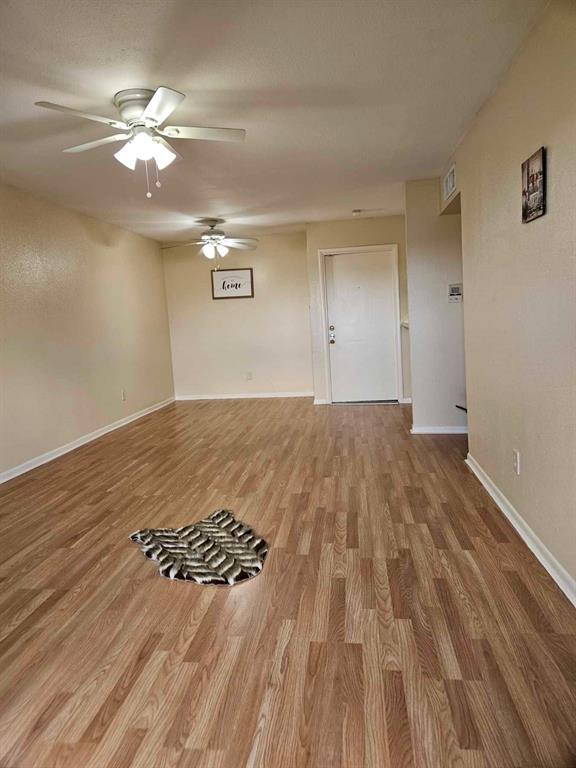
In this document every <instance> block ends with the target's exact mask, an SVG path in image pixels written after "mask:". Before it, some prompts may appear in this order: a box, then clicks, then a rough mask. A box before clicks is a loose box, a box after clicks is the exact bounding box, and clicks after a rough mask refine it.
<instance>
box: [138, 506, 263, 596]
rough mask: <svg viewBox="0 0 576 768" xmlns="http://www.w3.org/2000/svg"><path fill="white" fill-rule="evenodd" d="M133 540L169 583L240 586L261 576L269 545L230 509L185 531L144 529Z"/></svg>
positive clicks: (223, 510) (218, 511)
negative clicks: (172, 581) (156, 564)
mask: <svg viewBox="0 0 576 768" xmlns="http://www.w3.org/2000/svg"><path fill="white" fill-rule="evenodd" d="M130 538H131V539H132V541H135V542H136V544H138V546H139V547H140V549H141V550H142V551H143V552H144V554H145V555H146V557H149V558H150V559H151V560H154V561H156V562H157V563H158V567H159V569H160V573H161V574H162V576H166V578H168V579H181V580H183V581H195V582H196V583H197V584H223V585H226V584H229V585H231V584H239V583H240V582H242V581H246V579H251V578H252V577H253V576H257V575H258V574H259V573H260V571H261V570H262V567H263V565H264V559H265V558H266V555H267V553H268V545H267V544H266V542H265V541H264V539H259V538H258V537H257V536H256V535H255V534H254V531H253V530H252V529H251V528H249V527H248V526H247V525H245V524H244V523H242V522H241V521H240V520H236V519H235V518H234V515H233V514H232V513H231V512H229V511H228V510H227V509H218V510H216V512H213V513H212V514H211V515H210V516H209V517H207V518H205V519H204V520H200V521H199V522H197V523H192V524H191V525H185V526H183V527H181V528H143V529H142V530H141V531H136V533H133V534H132V535H131V536H130Z"/></svg>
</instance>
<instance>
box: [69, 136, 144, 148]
mask: <svg viewBox="0 0 576 768" xmlns="http://www.w3.org/2000/svg"><path fill="white" fill-rule="evenodd" d="M129 138H130V134H129V133H115V134H114V136H106V137H105V138H104V139H96V141H88V142H87V143H86V144H77V145H76V146H75V147H68V148H67V149H63V150H62V152H86V150H87V149H96V147H103V146H104V144H112V143H113V142H114V141H127V140H128V139H129Z"/></svg>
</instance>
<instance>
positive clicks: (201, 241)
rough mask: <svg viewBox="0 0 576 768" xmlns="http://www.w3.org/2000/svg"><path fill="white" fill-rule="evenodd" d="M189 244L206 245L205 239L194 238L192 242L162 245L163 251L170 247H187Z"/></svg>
mask: <svg viewBox="0 0 576 768" xmlns="http://www.w3.org/2000/svg"><path fill="white" fill-rule="evenodd" d="M189 245H204V240H193V241H192V242H191V243H172V244H171V245H162V246H161V248H162V250H163V251H167V250H168V249H169V248H186V247H187V246H189Z"/></svg>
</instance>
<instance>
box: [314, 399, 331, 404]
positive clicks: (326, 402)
mask: <svg viewBox="0 0 576 768" xmlns="http://www.w3.org/2000/svg"><path fill="white" fill-rule="evenodd" d="M314 405H330V400H326V398H325V397H315V398H314Z"/></svg>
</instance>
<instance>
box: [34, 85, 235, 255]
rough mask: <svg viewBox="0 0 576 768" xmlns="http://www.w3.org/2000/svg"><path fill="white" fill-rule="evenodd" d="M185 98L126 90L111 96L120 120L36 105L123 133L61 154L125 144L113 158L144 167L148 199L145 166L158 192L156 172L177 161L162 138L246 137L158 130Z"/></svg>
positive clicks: (225, 131)
mask: <svg viewBox="0 0 576 768" xmlns="http://www.w3.org/2000/svg"><path fill="white" fill-rule="evenodd" d="M185 98H186V97H185V96H184V94H183V93H180V92H179V91H174V90H173V89H172V88H166V87H164V86H160V88H157V89H156V90H155V91H152V90H149V89H147V88H128V89H126V90H123V91H118V93H117V94H116V95H115V96H114V105H115V106H116V108H117V109H118V111H119V112H120V116H121V118H122V119H121V120H115V119H113V118H109V117H102V116H101V115H93V114H91V113H90V112H82V111H80V110H77V109H72V108H71V107H64V106H62V105H61V104H53V103H52V102H49V101H37V102H36V106H38V107H43V108H44V109H52V110H55V111H56V112H64V113H66V114H70V115H74V116H75V117H81V118H83V119H85V120H92V121H93V122H97V123H104V124H105V125H107V126H109V127H110V128H115V129H119V130H121V131H125V133H117V134H114V135H113V136H106V137H105V138H103V139H97V140H96V141H90V142H87V143H86V144H78V145H77V146H74V147H68V148H67V149H65V150H63V151H64V152H69V153H76V152H85V151H86V150H89V149H96V147H100V146H103V145H105V144H110V143H113V142H116V141H125V142H126V144H125V145H124V146H123V147H122V148H121V149H120V150H119V151H118V152H115V153H114V157H115V158H116V160H118V162H119V163H122V165H124V166H125V167H126V168H129V169H130V170H131V171H134V170H135V169H136V164H137V162H138V160H140V161H142V162H143V163H144V168H145V171H146V184H147V192H146V197H148V198H150V197H152V193H151V192H150V179H149V174H148V162H150V161H154V165H155V166H156V187H158V188H159V187H160V186H161V184H160V179H159V176H158V172H159V171H161V170H163V169H164V168H167V167H168V166H169V165H170V163H172V162H174V160H176V159H177V158H180V155H179V154H178V152H176V150H175V149H174V148H173V147H172V146H171V145H170V144H169V143H168V142H167V141H166V139H165V138H164V137H165V136H166V137H168V138H170V139H177V140H180V139H201V140H204V141H243V140H244V138H245V136H246V132H245V131H244V130H242V129H239V128H204V127H199V126H179V125H168V126H164V127H163V128H161V127H160V126H161V125H162V123H164V121H165V120H166V119H167V118H168V117H169V116H170V115H171V114H172V112H173V111H174V110H175V109H176V108H177V107H178V106H179V104H180V103H181V102H182V101H183V100H184V99H185ZM180 159H181V158H180ZM219 255H221V256H223V255H225V254H219ZM209 258H213V257H209Z"/></svg>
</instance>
